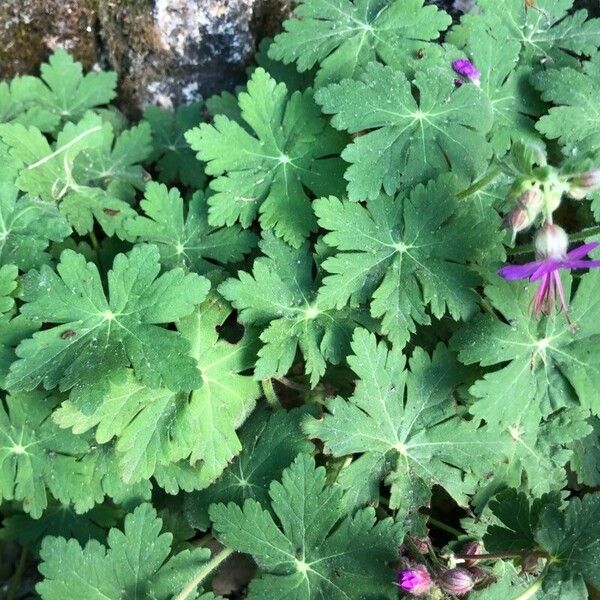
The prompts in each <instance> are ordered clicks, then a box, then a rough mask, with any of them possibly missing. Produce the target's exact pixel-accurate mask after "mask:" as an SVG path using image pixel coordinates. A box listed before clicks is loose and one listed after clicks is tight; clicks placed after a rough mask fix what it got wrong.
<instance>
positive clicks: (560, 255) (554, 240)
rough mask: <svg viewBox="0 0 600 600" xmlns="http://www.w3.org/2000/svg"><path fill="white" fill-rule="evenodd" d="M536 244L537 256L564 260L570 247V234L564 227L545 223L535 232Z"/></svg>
mask: <svg viewBox="0 0 600 600" xmlns="http://www.w3.org/2000/svg"><path fill="white" fill-rule="evenodd" d="M534 244H535V253H536V256H537V257H539V258H541V259H545V258H550V259H552V260H564V258H565V257H566V255H567V248H568V247H569V236H568V235H567V233H566V231H565V230H564V229H563V228H562V227H559V226H558V225H554V224H552V223H545V224H544V226H543V227H542V228H541V229H540V230H539V231H538V232H537V233H536V234H535V238H534Z"/></svg>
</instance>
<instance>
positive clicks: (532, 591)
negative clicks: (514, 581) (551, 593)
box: [514, 562, 550, 600]
mask: <svg viewBox="0 0 600 600" xmlns="http://www.w3.org/2000/svg"><path fill="white" fill-rule="evenodd" d="M549 566H550V563H549V562H548V564H547V565H546V566H545V567H544V570H543V571H542V573H541V575H540V576H539V577H538V578H537V579H536V580H535V581H534V582H533V583H532V584H531V585H530V586H529V587H528V588H527V589H526V590H525V591H524V592H523V593H522V594H519V595H518V596H517V597H516V598H515V599H514V600H529V598H533V597H534V596H535V595H536V594H537V593H538V592H539V591H540V590H541V589H542V583H543V582H544V577H546V573H548V567H549Z"/></svg>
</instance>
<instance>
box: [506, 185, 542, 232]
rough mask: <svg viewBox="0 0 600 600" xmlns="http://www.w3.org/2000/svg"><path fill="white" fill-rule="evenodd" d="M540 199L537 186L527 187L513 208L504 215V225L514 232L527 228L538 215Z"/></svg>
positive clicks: (540, 204) (540, 206) (540, 194)
mask: <svg viewBox="0 0 600 600" xmlns="http://www.w3.org/2000/svg"><path fill="white" fill-rule="evenodd" d="M542 200H543V198H542V193H541V192H540V190H539V188H537V187H530V188H527V189H526V190H525V191H523V193H522V194H521V195H520V196H519V199H518V200H517V205H516V206H515V208H513V210H511V211H510V212H509V213H508V214H507V215H506V216H505V217H504V220H503V225H504V227H506V228H507V229H512V230H513V233H514V234H516V233H518V232H519V231H523V229H527V228H528V227H529V226H530V225H531V224H532V223H533V221H534V220H535V218H536V217H537V216H538V215H539V213H540V210H541V209H542Z"/></svg>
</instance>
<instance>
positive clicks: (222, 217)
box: [186, 68, 343, 247]
mask: <svg viewBox="0 0 600 600" xmlns="http://www.w3.org/2000/svg"><path fill="white" fill-rule="evenodd" d="M238 102H239V106H240V108H241V111H242V118H243V119H244V121H245V122H246V123H247V124H248V125H249V128H250V129H249V130H246V129H244V128H243V127H242V126H241V125H240V124H239V123H237V122H236V121H232V120H231V119H229V118H228V117H226V116H224V115H216V116H215V118H214V122H213V124H210V125H209V124H207V123H203V124H201V125H200V126H199V127H197V128H194V129H192V130H191V131H189V132H188V133H187V134H186V139H187V140H188V142H189V143H190V145H191V146H192V148H193V149H194V150H196V151H197V153H198V154H197V156H198V158H199V159H200V160H202V161H205V162H206V173H207V174H208V175H212V176H214V177H216V178H215V179H214V180H213V181H212V182H211V184H210V187H211V189H212V190H213V191H214V192H215V193H214V194H213V195H211V196H210V197H209V198H208V203H209V206H210V208H209V219H208V220H209V223H210V224H211V225H215V226H221V225H228V226H230V225H233V224H234V223H235V222H237V221H239V222H240V224H241V225H242V227H244V228H247V227H250V225H251V224H252V222H253V221H254V220H255V218H256V217H257V216H258V215H260V217H259V220H260V225H261V227H262V228H263V229H273V230H274V232H275V233H276V235H277V236H279V237H281V238H283V239H284V240H286V241H287V242H289V243H290V244H292V245H294V246H296V247H299V246H300V245H301V244H302V243H303V241H304V240H305V239H306V237H307V236H308V235H309V233H311V232H312V231H315V230H316V222H315V217H314V215H313V213H312V210H311V206H310V200H311V199H310V196H309V195H308V193H307V190H310V192H312V193H313V194H315V195H321V194H323V193H334V189H335V190H337V189H339V186H338V185H337V183H336V182H337V181H338V179H339V178H338V175H339V174H340V172H341V168H342V162H341V160H340V159H339V158H337V157H336V156H332V155H335V154H337V153H339V151H340V150H341V147H342V144H343V142H342V138H341V137H340V136H339V134H337V133H336V132H335V131H334V130H333V129H331V128H330V127H329V126H328V125H327V123H326V121H325V119H323V117H322V116H321V114H320V112H319V109H318V107H317V106H316V105H315V103H314V101H313V97H312V93H311V91H310V90H307V91H305V92H303V93H301V92H294V93H293V94H291V95H289V94H288V92H287V88H286V86H285V84H283V83H279V84H278V83H276V82H275V80H273V79H272V78H271V77H270V76H269V75H268V74H267V73H266V72H265V71H264V70H263V69H261V68H258V69H256V70H255V71H254V73H253V74H252V78H251V79H250V81H249V82H248V91H247V92H242V93H240V94H239V96H238Z"/></svg>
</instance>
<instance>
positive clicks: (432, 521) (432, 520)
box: [427, 517, 463, 537]
mask: <svg viewBox="0 0 600 600" xmlns="http://www.w3.org/2000/svg"><path fill="white" fill-rule="evenodd" d="M427 520H428V522H429V524H430V525H433V526H434V527H436V528H437V529H441V530H442V531H445V532H446V533H449V534H451V535H453V536H454V537H459V536H461V535H463V532H462V531H460V530H459V529H456V528H455V527H451V526H450V525H446V523H444V522H443V521H438V519H435V518H434V517H429V518H428V519H427Z"/></svg>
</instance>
